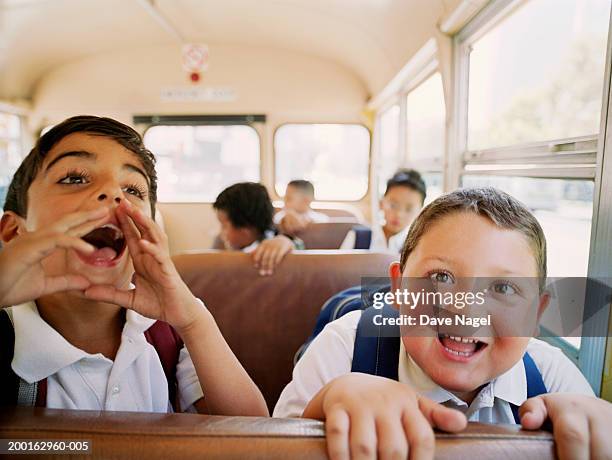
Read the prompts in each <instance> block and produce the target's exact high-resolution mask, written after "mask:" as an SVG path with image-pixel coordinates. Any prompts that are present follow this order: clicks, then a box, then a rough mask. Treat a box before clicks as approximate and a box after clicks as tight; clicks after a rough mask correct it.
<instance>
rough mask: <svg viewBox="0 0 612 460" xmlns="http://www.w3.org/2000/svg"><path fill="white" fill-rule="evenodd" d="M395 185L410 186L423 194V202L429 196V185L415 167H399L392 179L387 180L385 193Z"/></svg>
mask: <svg viewBox="0 0 612 460" xmlns="http://www.w3.org/2000/svg"><path fill="white" fill-rule="evenodd" d="M393 187H408V188H411V189H412V190H414V191H416V192H419V193H420V194H421V197H422V199H421V204H422V203H424V202H425V197H426V196H427V186H426V185H425V181H424V180H423V178H422V177H421V174H419V172H418V171H416V170H414V169H399V170H398V171H397V172H396V173H395V174H393V176H392V177H391V179H389V180H388V181H387V189H386V190H385V195H386V194H387V193H389V190H391V189H392V188H393Z"/></svg>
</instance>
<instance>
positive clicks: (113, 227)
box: [100, 223, 123, 240]
mask: <svg viewBox="0 0 612 460" xmlns="http://www.w3.org/2000/svg"><path fill="white" fill-rule="evenodd" d="M100 228H110V229H111V230H113V231H114V234H113V239H115V240H118V239H119V238H123V232H122V231H121V229H120V228H119V227H117V226H116V225H114V224H110V223H109V224H104V225H102V227H100Z"/></svg>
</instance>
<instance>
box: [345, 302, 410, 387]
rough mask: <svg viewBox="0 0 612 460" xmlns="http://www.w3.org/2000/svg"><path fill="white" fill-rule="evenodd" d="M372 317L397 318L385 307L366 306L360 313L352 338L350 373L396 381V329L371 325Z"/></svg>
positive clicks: (398, 341)
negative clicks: (353, 339)
mask: <svg viewBox="0 0 612 460" xmlns="http://www.w3.org/2000/svg"><path fill="white" fill-rule="evenodd" d="M376 315H383V316H384V317H397V316H398V312H397V310H395V309H394V308H392V307H389V306H385V307H384V308H383V309H382V310H381V309H376V308H374V307H369V308H367V309H365V310H364V311H363V313H362V314H361V318H360V319H359V324H358V325H357V333H356V335H355V345H354V348H353V363H352V365H351V372H362V373H364V374H370V375H377V376H380V377H386V378H389V379H392V380H397V379H398V376H397V366H398V363H399V349H400V338H399V327H398V326H394V327H391V326H384V327H383V326H375V325H374V317H375V316H376Z"/></svg>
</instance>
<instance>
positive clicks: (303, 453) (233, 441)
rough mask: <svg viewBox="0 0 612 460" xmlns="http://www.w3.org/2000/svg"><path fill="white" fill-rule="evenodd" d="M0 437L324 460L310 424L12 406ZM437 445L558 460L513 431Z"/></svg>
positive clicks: (446, 452) (318, 432) (124, 449)
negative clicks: (67, 440) (66, 440)
mask: <svg viewBox="0 0 612 460" xmlns="http://www.w3.org/2000/svg"><path fill="white" fill-rule="evenodd" d="M0 437H1V438H2V439H19V440H26V439H30V440H37V439H54V440H61V439H71V440H75V441H77V442H71V443H70V444H71V447H72V450H73V452H71V453H72V454H79V453H80V455H76V458H87V459H90V460H92V459H107V458H113V459H116V460H122V459H127V460H131V459H134V458H146V459H149V460H157V459H160V460H161V459H167V458H181V459H186V460H188V459H199V458H202V457H206V458H217V459H221V458H240V459H243V460H249V459H258V458H265V459H286V458H291V459H298V460H300V459H304V460H306V459H308V460H314V459H321V460H324V459H326V458H327V455H326V445H325V431H324V426H323V423H322V422H319V421H316V420H309V419H280V418H263V417H215V416H205V415H198V414H146V413H138V412H115V411H108V412H104V411H101V412H100V411H75V410H60V409H44V408H40V407H36V408H32V407H15V408H10V409H7V410H5V411H2V412H0ZM83 441H85V442H89V446H88V447H89V448H90V450H89V453H85V452H83V451H81V450H80V449H82V448H84V447H85V444H84V443H83ZM435 442H436V445H435V451H436V458H437V459H449V460H451V459H452V460H457V459H459V460H461V459H469V460H472V459H477V458H499V459H502V458H520V459H521V460H536V459H537V460H547V459H553V458H555V444H554V441H553V437H552V434H551V433H547V432H542V431H522V430H520V429H519V427H517V426H511V425H485V424H481V423H469V424H468V427H467V429H466V430H465V431H463V432H461V433H458V434H448V433H436V441H435ZM25 444H26V443H17V445H18V446H21V445H25ZM66 444H68V442H66ZM5 445H6V444H5ZM60 447H61V446H60ZM77 449H78V450H77ZM29 453H30V454H32V451H30V452H29ZM37 453H39V452H37ZM37 457H39V456H33V458H37ZM16 458H19V457H16Z"/></svg>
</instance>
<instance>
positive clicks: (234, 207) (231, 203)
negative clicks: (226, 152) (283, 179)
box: [213, 182, 303, 275]
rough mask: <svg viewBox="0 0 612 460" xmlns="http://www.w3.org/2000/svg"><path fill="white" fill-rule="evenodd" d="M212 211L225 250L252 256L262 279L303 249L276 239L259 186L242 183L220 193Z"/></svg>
mask: <svg viewBox="0 0 612 460" xmlns="http://www.w3.org/2000/svg"><path fill="white" fill-rule="evenodd" d="M213 208H214V209H215V211H216V213H217V219H218V220H219V223H220V224H221V239H222V240H223V242H224V244H225V247H226V248H227V249H233V250H239V251H243V252H247V253H253V260H254V262H255V266H256V267H257V268H259V270H260V274H261V275H271V274H272V272H273V271H274V268H275V267H276V266H277V265H278V264H279V263H280V262H281V261H282V259H283V257H285V255H287V254H288V253H289V252H291V251H292V250H293V249H303V244H302V242H301V240H299V239H297V238H294V239H291V238H289V237H287V236H285V235H279V234H278V231H277V230H276V229H275V228H274V225H273V223H272V214H273V213H274V208H273V206H272V201H271V200H270V196H269V195H268V190H266V187H264V186H263V185H261V184H257V183H254V182H241V183H238V184H234V185H231V186H230V187H228V188H226V189H225V190H223V191H222V192H221V193H220V194H219V196H218V197H217V199H216V200H215V202H214V203H213Z"/></svg>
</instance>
